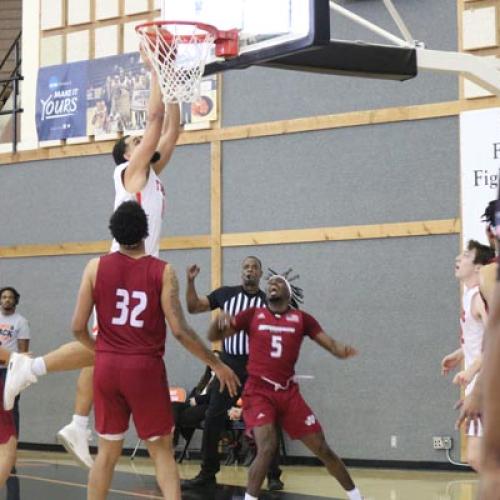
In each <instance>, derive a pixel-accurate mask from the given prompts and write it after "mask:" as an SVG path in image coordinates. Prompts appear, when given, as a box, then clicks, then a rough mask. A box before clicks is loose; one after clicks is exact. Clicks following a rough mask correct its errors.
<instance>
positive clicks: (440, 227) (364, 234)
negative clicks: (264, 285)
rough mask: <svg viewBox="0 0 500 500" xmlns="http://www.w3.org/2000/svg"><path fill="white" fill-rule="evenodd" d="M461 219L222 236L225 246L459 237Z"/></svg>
mask: <svg viewBox="0 0 500 500" xmlns="http://www.w3.org/2000/svg"><path fill="white" fill-rule="evenodd" d="M459 233H460V219H445V220H428V221H419V222H397V223H391V224H374V225H369V226H368V225H367V226H343V227H322V228H314V229H288V230H283V231H262V232H252V233H232V234H223V235H222V246H223V247H237V246H252V245H280V244H289V243H314V242H321V241H348V240H365V239H378V238H401V237H408V236H430V235H438V234H459Z"/></svg>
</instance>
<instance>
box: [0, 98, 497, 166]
mask: <svg viewBox="0 0 500 500" xmlns="http://www.w3.org/2000/svg"><path fill="white" fill-rule="evenodd" d="M495 106H500V98H498V97H488V98H484V99H472V100H467V101H464V100H459V101H449V102H442V103H435V104H421V105H416V106H400V107H393V108H383V109H372V110H368V111H354V112H349V113H339V114H333V115H324V116H314V117H309V118H296V119H292V120H279V121H274V122H266V123H257V124H251V125H239V126H234V127H225V128H221V129H217V128H214V129H212V130H202V131H193V132H183V133H182V134H181V136H180V138H179V141H178V143H177V144H178V145H180V146H183V145H189V144H204V143H211V142H213V141H234V140H240V139H252V138H257V137H267V136H273V135H285V134H294V133H300V132H313V131H318V130H329V129H336V128H345V127H359V126H364V125H378V124H383V123H396V122H402V121H412V120H429V119H434V118H445V117H450V116H458V115H459V114H460V113H462V112H464V111H471V110H476V109H486V108H491V107H495ZM113 145H114V141H97V142H89V143H86V144H78V145H66V146H56V147H49V148H43V149H38V150H30V151H20V152H18V153H16V154H13V153H3V154H0V165H2V164H12V163H18V162H25V161H36V160H51V159H57V158H71V157H77V156H89V155H99V154H109V153H110V152H111V150H112V148H113Z"/></svg>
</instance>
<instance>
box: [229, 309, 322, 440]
mask: <svg viewBox="0 0 500 500" xmlns="http://www.w3.org/2000/svg"><path fill="white" fill-rule="evenodd" d="M233 326H234V328H235V329H236V330H237V331H239V330H245V331H246V332H247V333H248V337H249V356H248V364H247V371H248V380H247V382H246V384H245V389H244V391H243V396H242V398H243V418H244V420H245V424H246V427H247V429H249V430H251V429H252V428H254V427H257V426H262V425H266V424H270V423H275V422H276V423H279V424H280V425H281V426H282V427H283V429H285V431H286V432H287V433H288V434H289V436H290V437H291V438H292V439H298V438H300V437H302V436H304V435H306V434H309V433H313V432H319V431H320V430H321V426H320V424H319V422H318V420H317V418H316V417H315V415H314V413H313V412H312V410H311V409H310V408H309V406H308V405H307V403H306V402H305V401H304V399H303V398H302V396H301V394H300V392H299V387H298V385H297V384H296V383H295V382H294V380H293V379H294V375H295V364H296V363H297V359H298V357H299V352H300V347H301V345H302V341H303V340H304V337H306V336H307V337H310V338H314V337H316V335H318V333H319V332H321V331H322V328H321V326H320V325H319V323H318V322H317V321H316V320H315V319H314V318H313V317H312V316H311V315H309V314H307V313H306V312H304V311H299V310H292V309H289V310H288V311H286V312H285V313H283V314H274V313H272V312H271V311H269V310H268V309H265V308H251V309H247V310H246V311H243V312H242V313H240V314H238V315H237V316H236V317H235V318H234V323H233Z"/></svg>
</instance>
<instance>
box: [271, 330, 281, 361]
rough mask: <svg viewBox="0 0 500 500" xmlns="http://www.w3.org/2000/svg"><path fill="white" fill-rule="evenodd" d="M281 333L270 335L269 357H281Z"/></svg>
mask: <svg viewBox="0 0 500 500" xmlns="http://www.w3.org/2000/svg"><path fill="white" fill-rule="evenodd" d="M282 340H283V339H282V338H281V335H273V336H272V337H271V358H281V355H282V354H283V344H282V343H281V342H282Z"/></svg>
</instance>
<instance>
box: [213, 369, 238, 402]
mask: <svg viewBox="0 0 500 500" xmlns="http://www.w3.org/2000/svg"><path fill="white" fill-rule="evenodd" d="M214 372H215V376H216V377H217V378H218V379H219V382H220V392H223V391H224V389H226V388H227V390H228V392H229V395H230V396H231V397H235V396H237V395H238V392H239V387H240V385H241V382H240V379H239V378H238V376H237V375H236V373H234V372H233V370H231V368H229V366H227V365H226V364H224V363H223V362H222V361H221V362H219V363H218V364H217V366H215V367H214Z"/></svg>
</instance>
